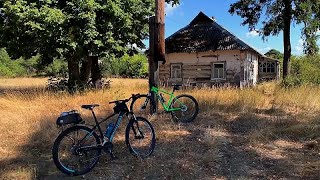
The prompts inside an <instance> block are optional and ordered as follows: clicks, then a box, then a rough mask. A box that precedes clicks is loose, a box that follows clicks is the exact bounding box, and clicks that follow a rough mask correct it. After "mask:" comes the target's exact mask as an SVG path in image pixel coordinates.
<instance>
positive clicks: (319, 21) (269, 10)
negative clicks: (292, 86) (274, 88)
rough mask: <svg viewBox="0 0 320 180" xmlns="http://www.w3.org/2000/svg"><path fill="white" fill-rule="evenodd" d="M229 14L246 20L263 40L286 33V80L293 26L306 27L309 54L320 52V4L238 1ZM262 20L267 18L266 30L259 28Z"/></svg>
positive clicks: (290, 0)
mask: <svg viewBox="0 0 320 180" xmlns="http://www.w3.org/2000/svg"><path fill="white" fill-rule="evenodd" d="M229 12H230V13H231V14H237V15H239V16H240V17H242V18H243V22H242V25H248V26H249V29H250V30H257V31H259V32H260V34H261V35H262V36H263V38H266V37H267V36H270V35H278V34H279V33H280V32H281V31H283V34H284V38H283V42H284V66H283V68H284V71H283V75H284V77H286V75H287V74H289V72H290V71H289V70H290V69H289V62H290V56H291V42H290V26H291V24H292V23H296V24H304V28H303V30H302V36H303V37H304V39H305V44H304V45H305V46H304V47H305V52H306V53H308V54H315V53H317V52H318V47H317V46H316V40H317V38H318V37H317V35H316V32H317V30H319V27H320V1H313V0H238V1H237V2H235V3H233V4H231V6H230V9H229ZM262 17H265V19H264V20H262V23H261V24H262V27H258V26H259V25H260V23H259V22H260V21H261V18H262Z"/></svg>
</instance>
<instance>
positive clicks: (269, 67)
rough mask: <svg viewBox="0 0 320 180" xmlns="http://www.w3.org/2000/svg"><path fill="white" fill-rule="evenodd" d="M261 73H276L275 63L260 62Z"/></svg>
mask: <svg viewBox="0 0 320 180" xmlns="http://www.w3.org/2000/svg"><path fill="white" fill-rule="evenodd" d="M259 72H260V73H276V64H275V62H260V63H259Z"/></svg>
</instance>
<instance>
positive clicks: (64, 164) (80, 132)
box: [52, 126, 102, 176]
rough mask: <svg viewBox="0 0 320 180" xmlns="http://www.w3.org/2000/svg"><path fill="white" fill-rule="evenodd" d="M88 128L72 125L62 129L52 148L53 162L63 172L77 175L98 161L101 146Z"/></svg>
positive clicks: (95, 135)
mask: <svg viewBox="0 0 320 180" xmlns="http://www.w3.org/2000/svg"><path fill="white" fill-rule="evenodd" d="M99 144H100V140H99V137H98V136H97V134H96V133H95V132H94V131H93V130H92V129H90V128H88V127H85V126H73V127H70V128H68V129H66V130H64V131H63V132H62V133H61V134H60V135H59V136H58V137H57V139H56V140H55V142H54V145H53V148H52V157H53V162H54V163H55V165H56V166H57V168H58V169H59V170H60V171H62V172H63V173H65V174H67V175H71V176H78V175H83V174H86V173H88V172H89V171H90V170H91V169H92V168H93V167H94V166H95V165H96V164H97V162H98V160H99V157H100V155H101V150H102V148H99V147H98V145H99Z"/></svg>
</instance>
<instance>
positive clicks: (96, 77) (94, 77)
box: [91, 56, 102, 88]
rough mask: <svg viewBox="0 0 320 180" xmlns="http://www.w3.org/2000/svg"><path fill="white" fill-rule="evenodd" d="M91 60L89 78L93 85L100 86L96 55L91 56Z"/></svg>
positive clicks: (99, 72) (100, 76)
mask: <svg viewBox="0 0 320 180" xmlns="http://www.w3.org/2000/svg"><path fill="white" fill-rule="evenodd" d="M91 60H92V66H91V80H92V83H93V85H94V86H95V87H96V88H101V87H102V82H101V78H102V75H101V70H100V68H99V62H98V60H99V58H98V56H91Z"/></svg>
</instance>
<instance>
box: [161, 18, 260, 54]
mask: <svg viewBox="0 0 320 180" xmlns="http://www.w3.org/2000/svg"><path fill="white" fill-rule="evenodd" d="M210 50H213V51H216V50H252V51H254V52H256V53H258V54H260V55H261V56H264V55H263V54H261V53H260V52H258V51H257V50H255V49H254V48H253V47H251V46H250V45H248V44H247V43H245V42H244V41H242V40H241V39H239V38H238V37H236V36H235V35H234V34H232V33H231V32H230V31H228V30H227V29H226V28H224V27H222V26H221V25H219V24H218V23H217V22H216V21H215V20H214V19H212V18H210V17H208V16H207V15H205V14H204V13H203V12H200V13H199V14H198V15H197V16H196V17H195V18H194V19H193V20H192V21H191V23H190V24H189V25H187V26H186V27H184V28H182V29H180V30H179V31H177V32H176V33H174V34H173V35H171V36H169V37H168V38H167V39H166V53H179V52H205V51H210Z"/></svg>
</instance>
